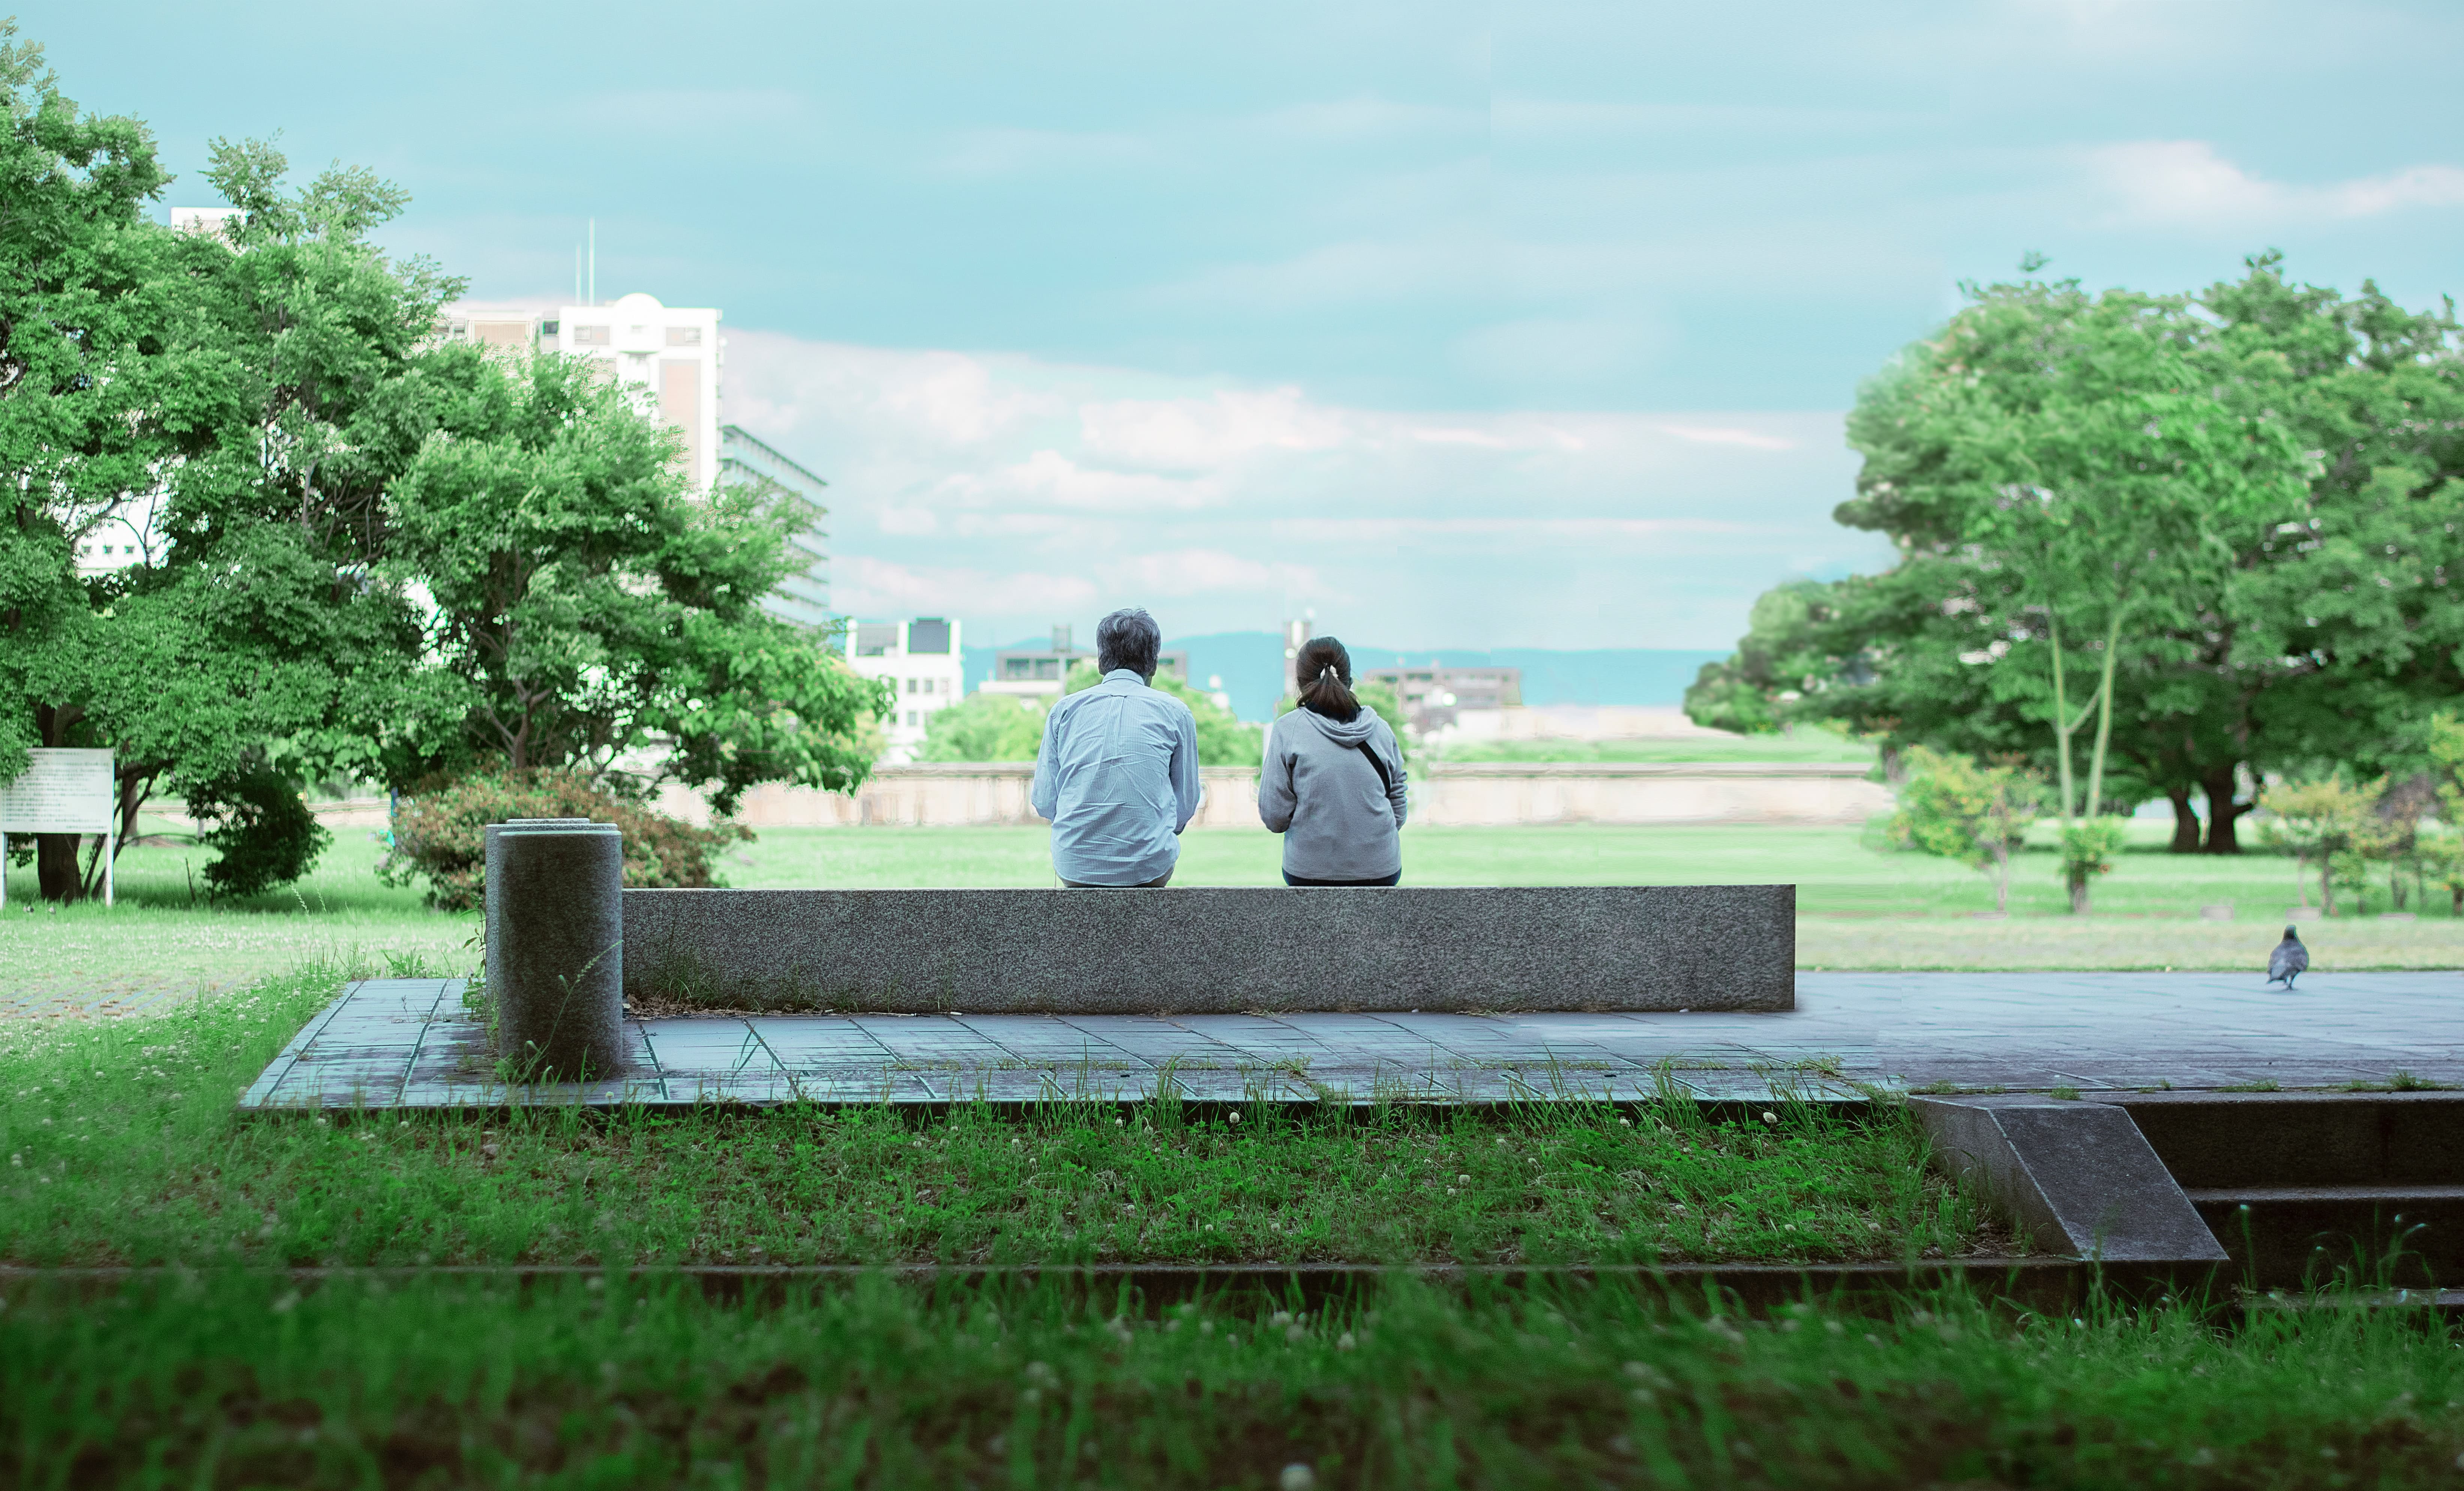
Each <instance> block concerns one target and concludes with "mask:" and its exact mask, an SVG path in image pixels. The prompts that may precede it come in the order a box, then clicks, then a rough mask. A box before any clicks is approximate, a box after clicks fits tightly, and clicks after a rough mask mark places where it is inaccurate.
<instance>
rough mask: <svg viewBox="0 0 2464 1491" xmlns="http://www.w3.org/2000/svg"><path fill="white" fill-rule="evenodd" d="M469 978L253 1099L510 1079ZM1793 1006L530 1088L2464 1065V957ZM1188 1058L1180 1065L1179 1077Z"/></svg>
mask: <svg viewBox="0 0 2464 1491" xmlns="http://www.w3.org/2000/svg"><path fill="white" fill-rule="evenodd" d="M461 988H462V985H461V982H460V980H458V979H436V978H422V979H407V978H406V979H371V980H368V981H365V982H361V983H353V984H348V985H345V986H344V987H343V990H342V993H341V997H340V998H337V999H336V1000H335V1001H334V1003H333V1004H332V1005H330V1006H328V1007H327V1008H326V1009H325V1010H324V1011H323V1012H322V1013H320V1014H319V1015H318V1017H317V1018H316V1019H315V1020H311V1021H309V1023H308V1025H307V1026H306V1028H304V1029H303V1030H301V1031H300V1033H299V1035H298V1036H297V1038H295V1039H294V1040H293V1041H292V1042H291V1044H290V1046H289V1047H287V1048H286V1049H285V1050H284V1051H283V1053H282V1055H281V1056H280V1057H278V1058H276V1059H275V1063H274V1064H273V1065H271V1066H269V1067H267V1068H266V1071H265V1075H264V1076H263V1077H261V1078H259V1079H258V1081H257V1083H256V1085H254V1086H253V1087H252V1088H250V1089H249V1092H248V1095H247V1096H246V1097H244V1098H243V1099H242V1100H241V1107H246V1108H286V1107H316V1106H327V1107H349V1106H352V1105H354V1104H360V1103H364V1104H367V1105H369V1106H372V1107H462V1106H467V1105H474V1104H494V1103H502V1102H503V1101H505V1091H504V1089H503V1088H502V1087H501V1086H500V1085H496V1084H495V1083H494V1082H493V1081H492V1080H491V1078H490V1076H489V1072H488V1063H487V1061H486V1059H485V1056H484V1053H483V1052H482V1051H481V1049H480V1044H479V1040H478V1037H479V1029H478V1026H477V1025H476V1024H475V1023H474V1022H473V1020H472V1018H471V1017H470V1015H468V1014H467V1013H466V1012H464V1010H463V1009H462V1007H461V999H460V994H461ZM1796 989H1797V1008H1796V1009H1795V1010H1794V1011H1793V1012H1792V1013H1789V1014H1783V1015H1693V1014H1688V1015H1515V1016H1494V1017H1492V1016H1471V1015H1383V1016H1378V1015H1332V1014H1330V1015H1284V1016H1276V1017H1272V1018H1269V1017H1265V1016H1250V1015H1210V1016H1188V1017H1183V1018H1180V1019H1174V1020H1165V1019H1155V1018H1148V1017H1135V1016H1112V1015H1105V1016H1084V1015H1080V1016H1016V1015H1004V1016H896V1015H850V1016H769V1017H763V1018H759V1019H753V1020H739V1019H735V1018H724V1017H703V1018H695V1019H681V1020H645V1021H636V1022H634V1023H633V1024H632V1025H631V1027H630V1029H631V1034H632V1040H633V1047H634V1072H633V1074H632V1075H631V1076H629V1077H628V1078H627V1079H626V1080H625V1081H623V1082H615V1083H601V1084H592V1085H587V1086H581V1085H556V1086H550V1087H544V1088H539V1089H535V1090H532V1091H529V1092H526V1093H525V1094H524V1095H523V1099H522V1100H523V1101H540V1102H557V1103H572V1102H581V1103H587V1104H594V1105H596V1104H612V1103H619V1102H635V1103H644V1104H652V1105H673V1104H691V1103H695V1102H711V1101H728V1100H734V1101H740V1102H747V1103H781V1102H792V1101H795V1100H797V1099H800V1098H801V1099H805V1100H812V1101H821V1102H879V1101H890V1102H913V1103H925V1102H948V1101H951V1100H953V1099H957V1100H961V1101H963V1100H969V1099H984V1100H992V1101H1001V1102H1017V1101H1031V1100H1035V1099H1039V1098H1043V1099H1074V1098H1087V1099H1116V1098H1138V1097H1145V1096H1149V1095H1152V1094H1153V1093H1154V1092H1155V1090H1156V1089H1157V1087H1158V1086H1159V1085H1164V1084H1165V1083H1167V1082H1169V1083H1171V1084H1173V1085H1177V1090H1179V1091H1180V1092H1181V1093H1182V1094H1183V1095H1185V1096H1188V1097H1192V1098H1199V1099H1233V1100H1238V1099H1248V1098H1278V1099H1287V1100H1310V1099H1334V1100H1345V1099H1349V1100H1353V1101H1368V1100H1373V1099H1376V1098H1396V1099H1416V1098H1417V1099H1439V1100H1449V1099H1457V1100H1460V1099H1468V1100H1490V1099H1499V1098H1513V1097H1529V1098H1540V1099H1547V1098H1552V1097H1563V1098H1574V1097H1585V1096H1588V1097H1594V1098H1598V1097H1615V1098H1620V1099H1630V1098H1635V1097H1642V1096H1649V1095H1651V1094H1653V1093H1655V1092H1658V1091H1663V1090H1664V1091H1671V1092H1676V1093H1690V1094H1693V1095H1695V1096H1698V1097H1705V1098H1724V1097H1725V1098H1746V1099H1762V1098H1767V1097H1769V1096H1770V1095H1771V1093H1772V1092H1773V1091H1774V1090H1780V1091H1795V1092H1800V1093H1802V1094H1804V1095H1807V1096H1810V1097H1850V1096H1854V1095H1856V1094H1857V1093H1859V1090H1860V1089H1861V1088H1863V1087H1866V1086H1882V1087H1895V1088H1904V1087H1923V1086H1928V1085H1935V1084H1949V1085H1955V1086H1959V1087H1966V1088H1975V1087H1996V1086H1999V1087H2010V1088H2014V1089H2021V1090H2027V1089H2035V1090H2043V1089H2047V1088H2052V1087H2057V1086H2075V1087H2078V1088H2079V1089H2081V1090H2082V1091H2086V1090H2094V1089H2100V1088H2106V1089H2110V1088H2138V1087H2159V1086H2165V1085H2171V1086H2174V1087H2189V1088H2200V1087H2207V1088H2213V1087H2225V1086H2234V1085H2249V1084H2264V1083H2274V1084H2276V1085H2278V1086H2281V1087H2285V1088H2295V1087H2341V1086H2343V1085H2346V1084H2348V1083H2357V1082H2358V1083H2373V1084H2376V1083H2385V1082H2387V1081H2388V1080H2389V1079H2390V1078H2391V1077H2393V1076H2394V1075H2395V1074H2396V1073H2398V1072H2409V1073H2410V1074H2412V1076H2413V1077H2415V1078H2418V1079H2421V1080H2424V1081H2428V1082H2434V1083H2438V1084H2442V1085H2464V975H2458V974H2453V973H2434V974H2342V975H2337V974H2327V975H2320V976H2314V977H2310V978H2305V979H2304V980H2303V981H2302V983H2301V987H2300V988H2299V990H2298V991H2296V992H2293V993H2289V994H2288V993H2286V992H2284V991H2283V990H2281V989H2277V990H2269V989H2266V988H2264V987H2262V986H2260V985H2259V983H2258V980H2257V979H2256V978H2255V977H2254V976H2242V975H2230V974H1814V973H1804V974H1799V975H1798V976H1797V983H1796ZM1167 1073H1169V1076H1167Z"/></svg>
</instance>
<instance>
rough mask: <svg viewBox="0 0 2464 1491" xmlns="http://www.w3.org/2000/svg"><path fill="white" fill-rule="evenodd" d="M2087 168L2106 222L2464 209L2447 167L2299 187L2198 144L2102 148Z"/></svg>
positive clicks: (2455, 175) (2458, 181)
mask: <svg viewBox="0 0 2464 1491" xmlns="http://www.w3.org/2000/svg"><path fill="white" fill-rule="evenodd" d="M2087 160H2088V169H2089V172H2090V174H2091V176H2092V178H2093V179H2094V180H2095V181H2096V183H2097V184H2098V185H2099V186H2100V187H2101V189H2102V190H2103V191H2104V193H2105V194H2106V196H2107V197H2108V199H2109V200H2110V202H2111V203H2112V207H2111V214H2112V215H2113V216H2114V217H2116V218H2119V219H2122V220H2125V221H2131V222H2140V223H2157V224H2170V225H2177V226H2188V227H2202V228H2205V227H2212V228H2246V227H2253V226H2257V225H2262V224H2277V223H2288V224H2289V223H2299V222H2304V221H2310V220H2315V219H2318V218H2322V217H2324V218H2357V217H2374V216H2377V215H2378V214H2380V213H2383V212H2390V211H2396V210H2399V209H2402V208H2416V207H2453V206H2456V205H2458V204H2464V169H2459V168H2457V167H2455V166H2453V165H2443V164H2429V165H2413V166H2408V167H2406V168H2405V169H2403V170H2400V171H2392V172H2388V173H2387V174H2385V175H2379V176H2359V177H2354V178H2352V179H2350V180H2347V181H2341V182H2330V183H2327V184H2325V185H2323V186H2303V185H2297V184H2293V183H2287V182H2277V181H2269V180H2268V179H2266V178H2265V177H2262V176H2256V175H2253V174H2252V173H2250V172H2248V171H2246V170H2244V169H2242V168H2241V167H2240V166H2238V165H2236V164H2233V162H2231V161H2228V160H2226V159H2225V158H2224V157H2223V156H2222V155H2220V154H2218V153H2217V151H2216V147H2215V146H2214V145H2212V144H2210V143H2207V142H2206V141H2203V140H2145V141H2137V142H2133V143H2128V144H2119V145H2107V146H2103V147H2101V148H2100V149H2097V150H2093V151H2091V152H2089V154H2088V158H2087Z"/></svg>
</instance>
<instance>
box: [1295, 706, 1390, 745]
mask: <svg viewBox="0 0 2464 1491" xmlns="http://www.w3.org/2000/svg"><path fill="white" fill-rule="evenodd" d="M1296 713H1298V714H1299V715H1300V717H1301V718H1303V719H1305V720H1308V721H1309V723H1310V724H1311V725H1313V726H1315V727H1317V732H1318V734H1320V735H1324V736H1326V738H1328V739H1329V740H1331V741H1333V742H1334V743H1335V744H1336V745H1339V746H1343V747H1345V748H1347V749H1349V748H1350V747H1353V746H1356V745H1362V744H1365V743H1366V742H1367V741H1368V739H1369V733H1370V732H1371V731H1372V730H1374V729H1375V728H1376V725H1377V715H1376V713H1375V711H1373V710H1371V709H1370V708H1369V707H1368V706H1366V705H1363V706H1362V707H1361V710H1360V713H1357V714H1354V715H1353V717H1352V722H1351V723H1350V724H1346V723H1344V722H1343V721H1342V720H1337V719H1329V718H1327V717H1326V716H1325V715H1323V714H1320V713H1318V712H1317V711H1315V710H1312V709H1307V708H1304V709H1301V710H1299V711H1297V712H1296Z"/></svg>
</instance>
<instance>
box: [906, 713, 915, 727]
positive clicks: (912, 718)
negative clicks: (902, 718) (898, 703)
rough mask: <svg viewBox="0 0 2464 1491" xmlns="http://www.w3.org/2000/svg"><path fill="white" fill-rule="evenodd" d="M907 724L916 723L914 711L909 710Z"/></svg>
mask: <svg viewBox="0 0 2464 1491" xmlns="http://www.w3.org/2000/svg"><path fill="white" fill-rule="evenodd" d="M907 723H908V724H910V725H913V724H914V723H915V712H914V711H913V710H909V711H908V712H907Z"/></svg>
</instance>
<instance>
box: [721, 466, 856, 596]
mask: <svg viewBox="0 0 2464 1491" xmlns="http://www.w3.org/2000/svg"><path fill="white" fill-rule="evenodd" d="M718 479H719V480H720V481H723V482H734V481H747V482H752V481H766V482H768V483H770V484H771V485H772V486H774V487H777V488H778V489H780V490H781V491H782V492H785V493H789V494H791V495H793V496H795V497H797V498H799V499H801V500H802V501H803V505H804V506H805V508H807V509H808V510H809V511H810V512H811V514H812V523H811V526H809V527H807V528H804V529H802V530H800V531H799V532H798V533H797V534H796V536H795V537H793V538H792V539H790V540H788V541H789V542H791V543H793V544H794V545H795V546H796V548H797V549H798V551H799V552H801V553H802V554H803V556H804V557H805V558H806V559H809V560H810V562H809V563H807V564H806V565H805V566H804V568H803V571H801V572H800V573H798V574H794V575H790V576H788V577H787V579H786V580H784V581H781V583H780V586H779V589H778V591H777V593H776V594H774V595H771V596H770V597H768V598H767V599H766V600H765V601H764V602H763V603H762V604H763V605H764V606H765V607H766V608H767V609H768V610H769V611H770V613H771V614H772V615H774V616H780V617H783V618H785V619H786V620H788V621H791V622H795V623H798V624H799V625H805V626H826V625H829V624H830V621H831V617H830V533H829V529H828V528H827V527H826V526H825V524H826V523H827V520H828V518H829V513H830V510H829V509H828V508H827V507H825V506H824V505H823V503H822V493H823V492H824V490H825V489H826V488H827V487H828V486H829V483H828V482H825V481H824V480H822V479H821V478H820V477H819V476H816V475H814V474H813V473H812V472H811V471H806V470H805V469H804V468H803V466H801V465H799V464H798V463H797V462H795V461H794V460H792V459H790V458H789V457H788V456H787V455H785V454H784V453H783V452H781V450H779V449H777V448H776V447H774V446H772V445H770V444H769V443H768V442H767V441H764V440H762V439H760V438H759V437H758V436H756V435H754V434H751V433H750V432H748V431H747V430H746V429H745V428H743V427H742V426H740V425H722V426H720V427H719V430H718Z"/></svg>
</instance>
